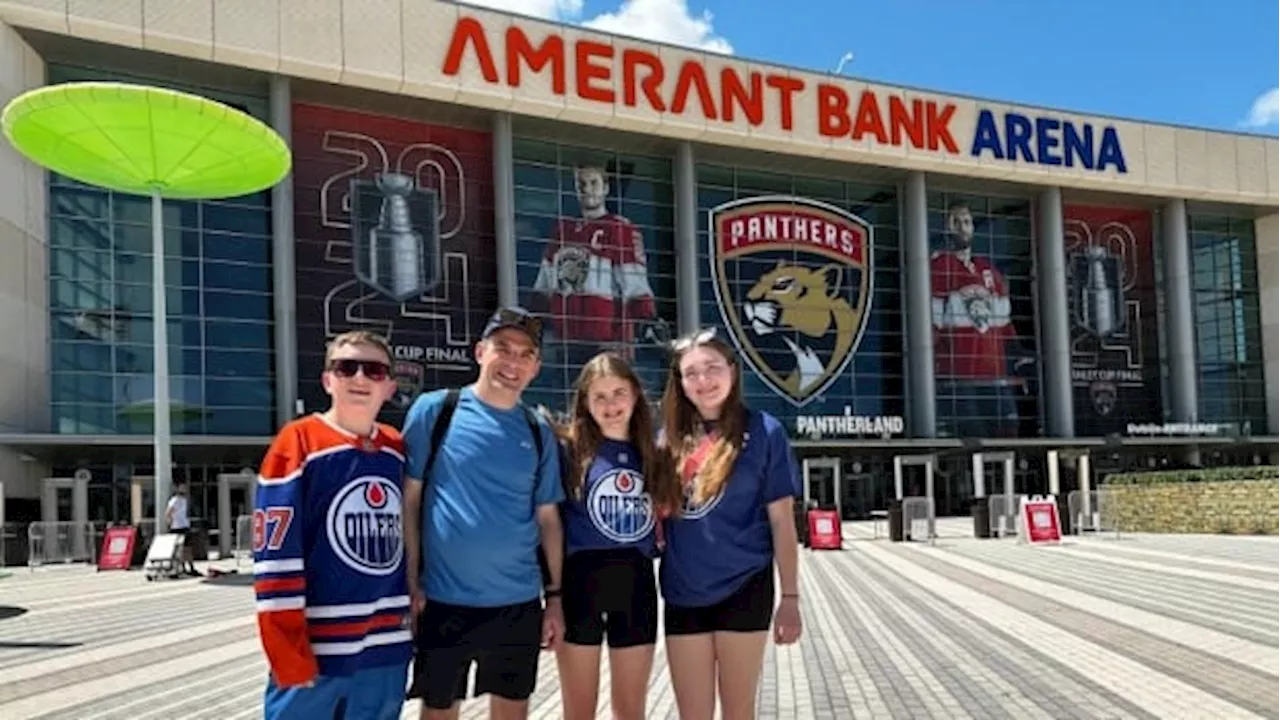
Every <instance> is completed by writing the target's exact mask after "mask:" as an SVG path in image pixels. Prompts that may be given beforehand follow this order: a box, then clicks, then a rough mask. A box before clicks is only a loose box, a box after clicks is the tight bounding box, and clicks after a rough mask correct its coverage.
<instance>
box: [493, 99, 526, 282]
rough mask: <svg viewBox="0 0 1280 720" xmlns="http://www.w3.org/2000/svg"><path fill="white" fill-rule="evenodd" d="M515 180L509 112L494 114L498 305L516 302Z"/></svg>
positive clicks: (494, 228)
mask: <svg viewBox="0 0 1280 720" xmlns="http://www.w3.org/2000/svg"><path fill="white" fill-rule="evenodd" d="M515 187H516V180H515V158H514V155H513V149H512V138H511V115H510V113H503V112H499V113H494V114H493V236H494V237H493V240H494V260H495V261H496V262H497V264H498V304H499V305H502V306H507V305H516V304H518V303H519V298H520V285H519V281H518V280H517V278H516V190H515Z"/></svg>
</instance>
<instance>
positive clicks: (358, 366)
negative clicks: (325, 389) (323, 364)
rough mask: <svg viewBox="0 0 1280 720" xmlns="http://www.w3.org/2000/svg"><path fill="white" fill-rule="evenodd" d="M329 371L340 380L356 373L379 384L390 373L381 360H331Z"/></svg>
mask: <svg viewBox="0 0 1280 720" xmlns="http://www.w3.org/2000/svg"><path fill="white" fill-rule="evenodd" d="M329 371H330V372H332V373H333V374H334V375H337V376H338V377H341V378H351V377H355V376H356V373H364V376H365V377H367V378H369V379H370V380H373V381H374V382H380V381H382V380H386V379H387V375H389V374H390V373H391V367H390V366H389V365H387V364H386V363H384V362H382V361H381V360H351V359H343V360H333V361H331V362H330V363H329Z"/></svg>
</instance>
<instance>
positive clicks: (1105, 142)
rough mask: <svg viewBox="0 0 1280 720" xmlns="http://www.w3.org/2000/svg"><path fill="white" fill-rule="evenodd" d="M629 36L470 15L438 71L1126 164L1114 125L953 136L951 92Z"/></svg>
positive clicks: (1020, 158)
mask: <svg viewBox="0 0 1280 720" xmlns="http://www.w3.org/2000/svg"><path fill="white" fill-rule="evenodd" d="M625 43H626V41H624V40H621V39H615V40H614V42H613V43H612V44H610V43H604V42H600V41H598V40H594V39H590V38H582V39H578V40H575V41H571V42H570V41H566V40H565V38H564V36H563V35H560V34H558V33H556V32H555V31H552V32H549V33H546V34H545V35H536V36H535V37H531V33H529V32H526V30H525V29H524V28H522V27H521V26H520V25H518V24H516V22H514V21H513V22H512V23H511V24H510V25H508V26H507V27H506V28H505V30H504V31H501V32H498V31H494V32H490V31H489V30H487V29H486V28H485V27H484V25H483V24H482V23H481V22H480V21H479V20H478V19H476V18H474V17H468V16H465V15H463V16H462V17H460V18H459V19H458V21H457V23H456V25H455V26H454V28H453V33H452V35H451V37H450V40H449V45H448V48H447V50H446V52H445V56H444V65H443V68H442V69H443V73H444V75H446V76H448V77H456V76H458V75H459V73H461V72H462V70H463V68H464V66H466V67H476V68H477V69H478V70H479V74H480V76H481V77H482V78H483V80H484V82H486V83H488V84H490V85H505V86H507V87H509V88H512V89H516V88H519V87H521V83H522V81H523V80H524V79H525V78H527V77H529V76H530V75H538V76H545V77H549V78H550V83H551V90H552V92H554V93H555V94H556V95H559V96H566V95H570V96H572V97H575V98H578V99H580V100H584V101H587V102H591V103H601V104H606V105H617V104H619V103H621V104H622V105H624V106H626V107H630V108H641V109H646V110H651V111H653V112H656V113H659V114H662V115H676V116H696V117H700V118H705V119H706V121H707V122H708V123H734V122H737V121H739V120H745V122H746V123H747V124H749V125H750V126H752V127H753V128H761V127H778V128H780V129H781V130H782V132H783V133H785V134H797V133H804V132H806V131H803V130H797V128H796V116H797V108H799V107H801V103H808V104H810V107H811V109H812V111H813V112H814V114H816V117H817V128H816V132H817V134H818V135H819V136H821V137H823V138H846V139H848V140H850V141H854V142H862V141H864V140H865V141H870V142H874V143H876V144H878V145H882V146H893V147H902V146H903V145H906V146H907V147H909V148H911V149H914V150H918V151H926V152H934V153H939V154H945V155H951V156H966V155H967V156H969V157H972V158H976V159H982V158H988V159H995V160H1003V161H1008V162H1011V163H1023V164H1035V165H1041V166H1048V167H1067V168H1080V169H1084V170H1092V171H1097V172H1107V171H1110V172H1114V173H1116V174H1120V175H1123V174H1126V173H1127V172H1128V166H1127V164H1126V161H1125V155H1124V150H1123V148H1122V147H1121V144H1120V137H1119V135H1118V133H1117V131H1116V129H1115V127H1113V126H1111V125H1101V126H1098V125H1095V124H1093V123H1090V122H1088V121H1084V120H1071V119H1068V118H1064V117H1056V116H1053V115H1051V114H1048V113H1044V114H1037V115H1035V116H1034V117H1033V116H1028V115H1024V114H1022V113H1019V112H1015V111H1011V110H1006V111H996V110H992V109H989V108H984V107H981V106H979V107H978V109H977V117H976V122H975V124H974V128H973V130H972V133H971V134H968V133H965V134H963V136H958V135H957V127H956V126H957V125H958V124H959V123H958V122H957V119H956V111H957V105H956V104H955V103H954V102H949V101H945V100H939V99H934V98H931V97H930V96H928V95H925V94H921V93H912V92H909V91H903V92H901V93H898V92H895V93H893V94H888V93H877V92H873V91H872V90H869V89H868V90H863V91H862V92H860V93H850V91H849V89H848V86H847V84H843V83H837V82H825V81H816V78H811V79H810V80H814V81H812V82H811V81H809V80H806V78H804V77H800V76H797V75H795V74H790V73H786V72H785V71H775V72H768V71H757V70H753V71H749V72H748V71H746V70H740V69H739V68H737V67H733V66H728V65H726V66H724V67H722V68H720V69H718V70H715V69H709V68H708V65H710V64H711V63H709V62H705V63H704V62H702V61H700V60H696V59H688V60H684V61H682V62H675V61H671V60H669V59H668V60H664V59H663V58H662V57H660V56H659V55H658V54H656V53H655V52H653V51H651V50H649V49H645V47H644V46H641V45H638V44H637V45H635V46H628V45H627V44H625ZM650 47H653V46H650ZM653 49H654V50H656V49H657V48H656V47H653ZM672 78H674V81H673V80H672ZM808 132H813V131H808Z"/></svg>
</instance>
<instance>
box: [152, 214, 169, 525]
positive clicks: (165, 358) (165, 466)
mask: <svg viewBox="0 0 1280 720" xmlns="http://www.w3.org/2000/svg"><path fill="white" fill-rule="evenodd" d="M165 299H166V291H165V279H164V201H163V200H162V199H161V198H160V193H159V191H153V192H152V193H151V307H152V312H151V314H152V318H151V344H152V348H151V353H152V354H151V358H152V365H153V366H154V367H153V369H154V371H155V391H154V392H153V393H152V408H153V410H154V413H155V418H154V421H153V422H154V425H155V428H154V429H155V462H156V470H155V494H156V497H155V514H156V515H155V517H156V534H157V535H159V534H160V533H162V532H164V531H165V530H167V529H168V528H167V527H166V526H165V521H164V511H163V510H162V508H163V507H164V506H165V503H166V502H167V501H168V498H169V474H170V472H171V470H172V467H171V466H172V464H173V462H172V460H171V458H170V449H169V443H170V440H171V437H170V432H169V327H168V321H169V311H168V307H167V306H166V302H165Z"/></svg>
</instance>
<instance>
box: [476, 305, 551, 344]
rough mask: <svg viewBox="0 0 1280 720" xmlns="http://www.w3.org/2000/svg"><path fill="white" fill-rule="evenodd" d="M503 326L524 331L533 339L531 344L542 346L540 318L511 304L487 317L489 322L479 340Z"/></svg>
mask: <svg viewBox="0 0 1280 720" xmlns="http://www.w3.org/2000/svg"><path fill="white" fill-rule="evenodd" d="M504 328H515V329H516V330H520V331H522V332H524V334H526V335H528V336H529V339H530V340H532V341H533V346H534V347H536V348H539V349H541V348H542V319H541V318H539V317H537V316H535V315H534V314H533V313H531V312H529V311H528V310H525V309H524V308H522V307H519V306H514V305H513V306H511V307H504V308H498V310H497V312H495V313H494V314H493V316H492V317H490V318H489V322H488V324H487V325H485V326H484V332H483V333H481V334H480V339H481V340H487V339H489V337H490V336H491V335H493V334H494V333H496V332H498V331H499V330H502V329H504Z"/></svg>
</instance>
